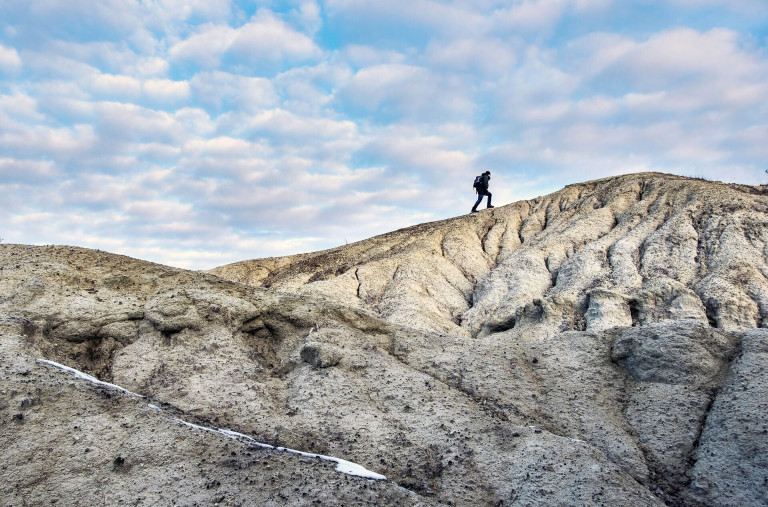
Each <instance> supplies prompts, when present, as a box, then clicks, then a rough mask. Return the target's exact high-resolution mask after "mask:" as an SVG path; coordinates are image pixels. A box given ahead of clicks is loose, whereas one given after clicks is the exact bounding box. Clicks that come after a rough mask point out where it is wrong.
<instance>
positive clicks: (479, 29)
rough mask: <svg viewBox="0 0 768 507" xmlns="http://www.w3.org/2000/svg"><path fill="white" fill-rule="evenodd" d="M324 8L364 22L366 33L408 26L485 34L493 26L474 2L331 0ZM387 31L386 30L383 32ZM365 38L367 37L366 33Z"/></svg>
mask: <svg viewBox="0 0 768 507" xmlns="http://www.w3.org/2000/svg"><path fill="white" fill-rule="evenodd" d="M324 9H325V12H326V15H327V16H328V17H330V18H337V19H338V22H340V23H344V24H348V25H351V26H357V27H359V26H362V27H365V28H366V29H368V28H370V30H366V31H365V32H363V33H365V34H366V36H368V35H371V33H373V32H376V31H380V32H386V30H387V29H390V30H397V29H399V28H401V27H402V26H406V27H408V28H410V29H411V30H414V31H417V32H422V31H426V32H427V33H430V34H440V35H443V36H447V35H454V36H456V35H458V36H464V35H470V34H482V33H484V32H486V31H487V30H488V29H489V28H490V20H489V19H488V17H487V13H485V12H478V10H479V9H478V7H477V6H476V5H474V4H469V5H460V4H459V3H457V2H440V1H436V0H328V1H327V2H326V3H325V5H324ZM382 35H384V34H382ZM362 38H363V39H365V38H367V37H362Z"/></svg>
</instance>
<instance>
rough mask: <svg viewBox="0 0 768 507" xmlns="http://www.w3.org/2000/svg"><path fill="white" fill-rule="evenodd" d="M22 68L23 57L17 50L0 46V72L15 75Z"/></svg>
mask: <svg viewBox="0 0 768 507" xmlns="http://www.w3.org/2000/svg"><path fill="white" fill-rule="evenodd" d="M20 68H21V57H20V56H19V52H18V51H16V49H15V48H9V47H7V46H3V45H2V44H0V72H6V73H13V72H16V71H17V70H19V69H20Z"/></svg>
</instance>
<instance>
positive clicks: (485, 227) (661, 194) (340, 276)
mask: <svg viewBox="0 0 768 507" xmlns="http://www.w3.org/2000/svg"><path fill="white" fill-rule="evenodd" d="M764 192H765V191H764V190H763V189H762V188H756V187H747V186H739V185H725V184H720V183H712V182H707V181H701V180H694V179H689V178H682V177H679V176H672V175H663V174H656V173H646V174H636V175H628V176H620V177H616V178H607V179H603V180H597V181H591V182H587V183H583V184H577V185H570V186H568V187H566V188H565V189H563V190H561V191H559V192H556V193H554V194H551V195H548V196H545V197H541V198H538V199H535V200H533V201H521V202H518V203H515V204H511V205H508V206H503V207H499V208H496V209H494V210H492V211H486V212H483V213H479V214H477V215H469V216H463V217H458V218H455V219H452V220H446V221H443V222H436V223H432V224H423V225H419V226H416V227H412V228H408V229H403V230H400V231H396V232H394V233H390V234H385V235H383V236H378V237H375V238H372V239H370V240H366V241H362V242H359V243H356V244H353V245H348V246H344V247H339V248H336V249H333V250H328V251H324V252H318V253H316V254H303V255H300V256H296V257H286V258H280V259H264V260H254V261H244V262H239V263H235V264H230V265H227V266H222V267H220V268H216V269H214V270H212V272H213V273H215V274H218V275H219V276H223V277H225V278H228V279H231V280H236V281H241V282H246V283H250V284H254V285H260V286H263V287H269V288H272V289H275V290H281V291H288V292H295V293H300V294H314V295H326V296H328V297H331V298H333V299H334V300H336V301H343V302H345V303H346V304H350V305H355V306H360V307H364V308H368V309H371V310H374V311H376V312H377V313H378V314H379V315H381V316H382V317H383V318H385V319H386V320H388V321H389V322H394V323H402V324H406V325H409V326H413V327H419V328H422V329H428V330H432V331H444V332H451V333H453V334H459V335H464V336H474V335H477V334H487V333H490V332H498V331H500V330H505V329H509V328H512V327H515V326H523V327H527V328H529V329H531V330H534V329H532V328H535V332H537V333H542V332H546V333H549V334H552V333H554V332H561V331H565V330H584V329H605V328H606V327H611V326H614V325H632V324H633V322H634V324H640V325H645V324H648V323H652V322H661V321H664V320H670V319H679V318H693V319H696V320H699V321H701V322H703V323H710V322H711V323H712V325H713V326H715V327H718V328H720V329H728V330H745V329H751V328H753V327H764V326H765V322H766V318H767V317H768V300H767V299H766V297H767V296H766V295H768V291H766V288H768V285H767V284H766V274H768V266H766V261H765V254H766V244H768V230H766V228H765V224H766V223H767V222H768V202H767V201H766V195H768V192H766V193H764ZM603 309H610V310H611V311H607V312H604V311H603Z"/></svg>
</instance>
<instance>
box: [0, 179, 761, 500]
mask: <svg viewBox="0 0 768 507" xmlns="http://www.w3.org/2000/svg"><path fill="white" fill-rule="evenodd" d="M766 225H768V192H765V190H764V189H763V187H748V186H738V185H725V184H721V183H714V182H707V181H701V180H693V179H687V178H682V177H677V176H670V175H663V174H655V173H644V174H636V175H628V176H620V177H615V178H608V179H604V180H598V181H592V182H587V183H583V184H578V185H570V186H568V187H566V188H564V189H563V190H561V191H559V192H556V193H554V194H551V195H548V196H544V197H540V198H538V199H535V200H532V201H522V202H518V203H514V204H510V205H508V206H503V207H497V208H495V209H494V210H488V211H483V212H481V213H477V214H473V215H467V216H462V217H457V218H454V219H450V220H445V221H441V222H434V223H428V224H422V225H419V226H416V227H412V228H408V229H403V230H399V231H395V232H392V233H389V234H385V235H383V236H378V237H375V238H371V239H369V240H366V241H362V242H359V243H355V244H351V245H346V246H344V247H340V248H336V249H332V250H328V251H324V252H317V253H311V254H302V255H298V256H292V257H284V258H273V259H260V260H251V261H244V262H240V263H236V264H231V265H227V266H222V267H220V268H216V269H214V270H211V271H210V272H208V273H200V272H191V271H185V270H180V269H174V268H170V267H165V266H160V265H157V264H152V263H148V262H143V261H138V260H135V259H131V258H128V257H123V256H119V255H114V254H109V253H105V252H99V251H92V250H86V249H81V248H74V247H34V246H25V245H5V244H3V245H0V358H2V363H0V364H2V373H3V374H2V376H1V377H0V419H1V420H2V421H1V422H2V425H1V426H0V445H1V446H2V448H3V451H2V463H1V464H0V467H1V468H0V474H1V475H2V481H0V499H2V503H3V505H19V506H21V505H43V504H45V505H50V504H51V503H57V505H212V504H219V505H313V504H314V505H345V506H346V505H440V504H442V505H460V506H465V505H505V506H506V505H521V506H523V505H606V506H621V505H626V506H630V505H631V506H645V505H665V504H666V505H711V506H728V505H733V506H737V505H739V506H743V505H766V504H768V419H766V417H765V414H766V413H767V412H768V330H767V329H766V328H767V327H768V264H767V263H766V260H767V259H768V230H767V229H766ZM37 359H45V360H51V361H55V362H57V363H61V364H63V365H66V366H69V367H72V368H75V369H77V370H80V371H82V372H85V373H88V374H91V375H93V376H95V377H97V378H98V379H100V380H101V381H104V382H109V383H111V384H115V385H116V386H120V387H122V388H124V389H125V390H127V391H129V392H126V391H123V390H120V389H118V388H117V387H114V386H109V385H104V384H99V383H94V382H91V381H89V380H87V379H83V378H80V377H78V376H75V375H73V374H72V373H70V372H67V371H63V370H62V369H60V368H57V367H56V366H55V365H51V364H49V363H44V362H40V361H38V360H37ZM217 429H224V430H232V431H235V432H238V433H239V434H240V435H233V434H231V433H227V432H221V431H216V430H217ZM255 442H260V443H263V444H269V445H270V446H275V447H287V448H290V449H294V450H299V451H304V452H306V453H313V454H319V455H323V456H328V457H335V458H340V459H342V460H347V461H350V462H353V463H355V464H358V465H360V466H361V467H363V468H364V469H365V470H367V471H369V472H371V474H370V475H368V476H365V474H362V475H364V476H363V477H361V476H359V475H360V474H358V475H349V474H347V473H343V472H340V471H338V470H337V463H336V462H333V461H329V460H327V459H321V458H319V457H313V456H309V455H302V454H296V453H292V452H287V451H283V450H280V449H273V448H270V447H264V446H260V445H257V444H255ZM375 474H381V475H383V476H386V479H378V480H377V479H373V478H370V477H374V476H375Z"/></svg>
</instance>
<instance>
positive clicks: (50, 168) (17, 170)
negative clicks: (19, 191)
mask: <svg viewBox="0 0 768 507" xmlns="http://www.w3.org/2000/svg"><path fill="white" fill-rule="evenodd" d="M58 173H59V171H58V170H57V169H56V167H55V166H54V164H53V162H51V161H49V160H19V159H12V158H0V181H3V182H4V183H5V184H8V183H11V182H14V183H18V182H26V183H38V184H39V183H41V182H42V181H44V180H48V179H51V178H53V177H54V176H56V175H57V174H58Z"/></svg>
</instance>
